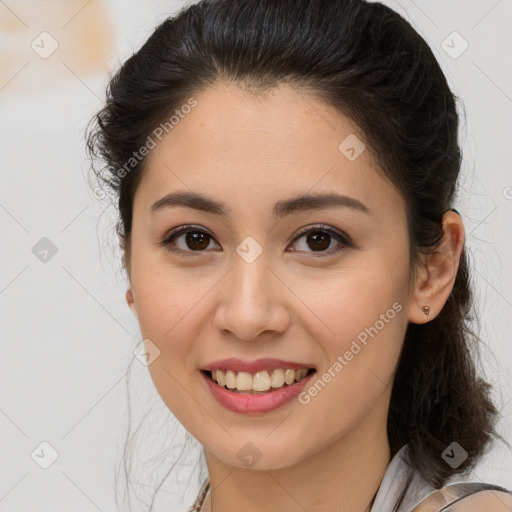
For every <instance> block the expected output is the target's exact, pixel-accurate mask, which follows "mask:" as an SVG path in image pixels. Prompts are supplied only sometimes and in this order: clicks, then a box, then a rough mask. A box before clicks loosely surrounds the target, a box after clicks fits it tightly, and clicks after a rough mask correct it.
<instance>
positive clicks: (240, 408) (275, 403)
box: [200, 362, 316, 414]
mask: <svg viewBox="0 0 512 512" xmlns="http://www.w3.org/2000/svg"><path fill="white" fill-rule="evenodd" d="M281 363H282V362H281ZM200 373H201V375H202V376H203V379H204V380H205V381H206V384H207V385H208V387H209V388H210V391H211V392H212V394H213V396H214V397H215V398H216V399H217V400H218V401H219V402H220V403H221V404H222V405H223V406H224V407H225V408H226V409H229V410H230V411H233V412H237V413H241V414H258V413H263V412H269V411H273V410H275V409H277V408H279V407H281V406H283V405H284V404H286V403H287V402H289V401H290V400H292V399H293V398H295V397H296V396H297V395H298V394H299V393H300V392H301V391H302V389H303V388H304V387H305V386H306V385H307V384H308V383H309V382H310V381H311V378H312V377H313V376H314V375H315V374H316V372H312V373H310V374H309V375H307V376H306V377H304V378H303V379H301V380H300V381H299V382H296V383H295V384H292V385H291V386H284V387H282V388H278V389H276V390H275V391H270V392H268V393H267V394H265V395H247V394H244V393H235V392H233V391H230V390H228V389H226V388H225V387H224V386H220V385H219V384H217V382H215V381H214V380H212V379H211V378H210V377H208V375H207V374H206V373H205V372H204V371H201V372H200Z"/></svg>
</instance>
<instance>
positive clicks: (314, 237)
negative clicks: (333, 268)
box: [308, 231, 330, 249]
mask: <svg viewBox="0 0 512 512" xmlns="http://www.w3.org/2000/svg"><path fill="white" fill-rule="evenodd" d="M329 238H330V235H329V234H327V233H323V232H322V231H315V232H313V233H311V234H310V235H309V236H308V242H310V241H313V242H314V246H313V247H312V248H313V249H315V248H316V249H327V248H328V247H329V244H330V241H329ZM319 239H323V240H319ZM318 242H320V243H318ZM325 242H327V243H325Z"/></svg>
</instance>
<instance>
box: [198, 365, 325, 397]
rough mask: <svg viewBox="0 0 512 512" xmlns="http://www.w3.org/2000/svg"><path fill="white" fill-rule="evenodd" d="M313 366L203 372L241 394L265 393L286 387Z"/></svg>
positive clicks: (302, 376) (209, 377) (228, 388)
mask: <svg viewBox="0 0 512 512" xmlns="http://www.w3.org/2000/svg"><path fill="white" fill-rule="evenodd" d="M315 372H316V369H315V368H299V369H292V368H273V369H269V370H263V371H259V372H255V373H251V372H245V371H239V372H237V371H234V370H205V369H202V370H201V373H203V374H204V375H205V376H206V377H207V378H208V379H210V380H211V381H213V382H215V383H216V384H217V385H218V386H220V387H222V388H224V389H226V390H227V391H231V392H233V393H239V394H243V395H267V394H271V393H275V392H276V391H278V390H280V389H283V388H288V387H290V386H293V385H294V384H296V383H298V382H300V381H301V380H303V379H305V378H306V377H308V376H310V375H311V374H313V373H315Z"/></svg>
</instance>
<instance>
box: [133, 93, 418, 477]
mask: <svg viewBox="0 0 512 512" xmlns="http://www.w3.org/2000/svg"><path fill="white" fill-rule="evenodd" d="M194 98H195V99H196V100H197V105H196V106H195V107H194V108H192V109H191V111H190V113H188V114H187V115H185V116H183V117H182V118H181V119H180V121H179V123H178V124H177V125H175V126H174V128H173V129H172V130H171V131H169V133H168V134H166V135H165V136H164V137H163V138H162V141H161V143H160V144H159V145H158V146H157V147H156V148H155V149H153V150H152V151H151V153H150V155H149V157H148V160H147V168H146V171H145V174H144V177H143V179H142V181H141V183H140V185H139V187H138V189H137V191H136V194H135V198H134V205H133V225H132V239H131V253H130V255H129V256H130V257H129V259H128V263H127V265H128V272H129V275H130V286H131V290H130V291H129V292H128V294H127V297H128V300H129V303H130V306H131V307H132V309H133V311H134V313H135V314H136V315H137V318H138V321H139V324H140V329H141V333H142V336H143V338H144V339H145V340H146V341H145V344H146V348H147V350H148V352H149V353H150V354H151V353H153V354H157V353H158V356H157V357H156V358H155V359H154V360H153V361H152V362H151V364H149V371H150V373H151V377H152V379H153V382H154V384H155V386H156V388H157V390H158V392H159V394H160V396H161V397H162V399H163V401H164V402H165V403H166V405H167V406H168V407H169V408H170V410H171V411H172V412H173V414H174V415H175V416H176V417H177V418H178V420H179V421H180V422H181V423H182V424H183V425H184V427H185V428H186V429H187V430H188V431H189V432H190V433H191V434H192V435H193V436H194V437H195V438H196V439H198V440H199V441H200V443H201V444H202V445H203V446H204V447H205V449H206V451H207V452H208V453H210V454H212V456H214V457H217V458H218V459H220V460H222V461H224V462H225V463H227V464H231V465H233V466H238V467H244V464H245V462H243V461H242V459H241V457H240V453H239V452H240V449H241V448H242V447H244V446H247V445H246V443H249V442H250V443H252V445H253V446H255V447H257V450H258V452H259V453H260V454H261V459H260V461H259V462H258V468H259V469H277V468H283V467H286V466H289V465H292V464H294V463H297V462H299V461H301V460H303V459H305V458H306V457H308V456H312V455H314V454H315V453H318V452H320V451H321V450H325V449H327V448H329V447H330V446H332V445H333V443H337V442H340V441H342V440H343V439H348V438H349V437H350V436H352V435H353V434H354V432H355V431H356V430H358V429H361V426H362V425H365V424H366V425H367V426H368V428H369V429H370V431H371V429H380V430H382V429H385V415H386V413H387V406H388V401H389V396H390V389H391V385H392V380H393V374H394V371H395V367H396V363H397V359H398V356H399V352H400V349H401V346H402V342H403V338H404V334H405V330H406V327H407V323H408V318H407V304H408V297H409V293H410V290H409V278H410V274H409V251H408V236H407V229H406V214H405V204H404V201H403V200H402V197H401V195H400V194H399V192H398V190H397V189H396V188H395V187H394V186H393V185H392V184H391V183H389V182H388V181H386V180H385V179H384V178H383V177H382V176H381V174H380V173H379V168H378V167H377V164H376V162H375V161H374V160H373V158H372V156H371V155H370V152H369V151H368V149H366V150H363V151H362V152H361V149H362V146H358V145H357V144H356V143H357V139H355V138H354V137H358V139H359V140H360V141H363V142H364V136H363V134H362V133H361V131H360V130H359V129H358V127H357V126H356V125H355V124H354V123H353V122H352V121H351V120H350V119H348V118H346V117H343V116H341V115H339V114H337V113H336V112H335V111H334V110H333V109H332V108H331V107H329V106H327V105H325V104H324V103H322V102H321V101H320V100H318V99H315V98H314V97H313V96H305V95H304V93H299V92H297V91H295V90H294V89H291V88H288V87H286V86H280V87H278V88H276V89H273V90H272V91H271V92H267V93H266V94H265V95H263V96H259V97H257V96H255V95H252V94H250V93H248V92H245V91H243V90H241V89H239V88H237V87H236V86H234V85H226V84H222V85H221V84H217V85H216V86H215V87H214V88H210V89H208V90H206V91H203V92H202V93H201V94H198V95H195V96H194ZM347 137H349V138H348V139H347ZM346 139H347V140H346ZM345 140H346V141H345ZM344 141H345V142H344ZM354 141H355V142H354ZM340 144H341V149H340ZM351 147H353V148H354V151H351V149H350V148H351ZM359 153H360V154H359ZM177 192H185V193H190V194H201V195H202V196H203V197H206V198H208V199H210V200H212V201H215V202H217V203H221V204H222V207H223V209H224V215H220V214H219V211H218V210H217V211H215V212H211V211H205V210H200V209H195V208H193V207H192V206H193V205H190V204H189V205H188V206H187V205H184V204H181V205H176V204H171V202H170V201H167V202H166V201H162V202H160V207H156V206H155V207H154V208H153V209H152V207H153V205H155V203H157V202H158V201H159V200H161V199H162V198H164V197H165V196H167V195H168V194H172V193H177ZM323 194H336V195H338V196H345V197H348V198H351V199H349V200H345V201H344V202H343V204H342V202H341V201H339V202H337V203H334V202H331V204H323V206H322V205H321V204H320V203H318V204H316V207H313V205H312V203H310V202H308V201H306V200H304V201H300V202H295V203H290V204H288V205H287V206H286V205H285V206H283V205H284V204H285V203H287V202H288V201H292V200H294V199H296V198H298V197H300V196H304V195H314V196H315V197H317V198H318V197H320V196H321V195H323ZM195 204H196V205H197V204H198V203H197V202H196V203H195ZM276 204H277V205H278V206H281V207H280V208H277V209H275V206H276ZM354 205H359V207H356V206H354ZM301 206H302V208H301ZM306 206H307V208H305V207H306ZM274 210H275V211H274ZM180 226H182V227H187V229H188V232H185V233H178V234H176V236H175V237H174V238H172V240H170V235H171V234H172V233H171V230H173V229H174V228H177V227H180ZM148 340H150V341H148ZM155 347H157V349H158V350H157V349H156V348H155ZM158 351H159V352H158ZM150 358H152V357H151V355H150ZM224 358H238V359H240V360H243V361H245V362H252V361H255V360H257V359H260V358H272V359H280V360H283V361H285V362H287V364H288V365H289V366H290V367H293V365H294V364H295V365H297V366H299V367H300V366H304V367H306V368H314V369H315V370H316V371H315V372H314V373H313V374H310V375H308V377H306V381H307V385H304V384H302V388H300V390H301V393H300V394H297V392H295V394H293V393H292V394H293V397H292V398H289V399H288V400H284V402H283V403H280V405H279V406H277V407H274V408H271V409H267V410H258V409H257V408H256V409H251V410H248V409H245V410H244V411H242V410H234V409H233V407H229V406H226V405H225V404H224V403H223V402H222V401H219V399H217V397H216V396H217V395H216V394H215V393H212V385H213V386H218V384H216V383H213V381H209V382H208V379H209V378H208V377H205V375H204V373H203V372H202V369H205V368H209V367H210V366H211V364H212V363H213V362H215V361H218V360H221V359H224ZM150 360H151V359H150ZM282 365H283V366H285V365H284V363H282ZM270 367H271V368H275V367H276V365H274V366H270ZM278 367H279V366H278ZM283 369H284V370H286V369H288V367H285V368H283ZM269 374H270V376H271V373H270V372H269ZM288 374H289V375H290V372H288ZM235 375H236V372H235ZM251 376H252V374H251ZM329 376H330V378H329ZM259 378H261V380H259V382H264V381H265V376H263V374H260V376H259ZM276 379H278V377H276ZM242 380H243V379H242ZM298 385H300V382H299V383H298ZM295 386H297V385H295ZM285 387H287V389H288V390H289V389H291V388H292V387H293V386H292V385H289V386H288V384H287V385H286V386H285ZM271 389H274V388H271ZM294 389H295V388H294ZM315 389H316V392H315ZM282 391H283V389H281V388H279V389H278V388H276V389H275V390H274V391H271V392H270V393H276V395H275V396H276V397H277V396H278V395H277V393H279V394H280V395H279V396H281V395H283V396H284V394H283V393H282ZM270 393H269V392H267V393H266V394H265V397H266V398H267V399H268V397H269V396H270ZM227 394H229V395H230V396H229V397H228V398H227V399H226V400H227V402H226V403H229V404H231V405H232V404H233V403H235V404H238V405H235V406H234V408H235V409H236V408H237V407H238V408H241V409H243V408H244V407H246V408H247V407H249V405H248V404H249V402H250V399H252V398H255V397H254V396H249V397H247V396H246V397H245V399H244V398H243V397H242V395H241V394H240V393H234V392H232V391H229V390H227V388H226V389H225V390H224V392H223V396H224V395H227ZM256 399H258V400H259V399H260V395H258V396H257V397H256ZM276 400H277V399H276ZM279 400H281V399H279ZM266 403H267V404H268V400H267V402H266ZM274 405H275V404H274ZM367 431H368V430H367ZM319 432H321V433H322V435H321V436H318V435H317V434H315V435H312V433H319ZM253 449H254V447H252V448H251V450H253Z"/></svg>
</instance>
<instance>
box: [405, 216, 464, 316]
mask: <svg viewBox="0 0 512 512" xmlns="http://www.w3.org/2000/svg"><path fill="white" fill-rule="evenodd" d="M443 232H444V236H443V240H442V241H441V244H440V246H439V248H438V249H437V251H436V252H435V253H433V254H429V255H427V256H425V259H424V264H423V266H422V267H421V268H420V269H418V276H417V279H416V283H415V288H414V290H413V291H412V297H411V301H410V303H409V312H408V318H409V321H410V322H412V323H413V324H423V323H426V322H429V321H430V320H432V319H434V318H435V317H436V316H437V315H438V314H439V312H440V311H441V310H442V309H443V306H444V305H445V303H446V301H447V300H448V297H449V296H450V293H451V291H452V289H453V285H454V284H455V278H456V277H457V271H458V269H459V262H460V257H461V254H462V250H463V247H464V239H465V235H464V224H463V222H462V219H461V218H460V216H459V215H458V214H457V213H455V212H454V211H452V210H448V211H447V212H445V214H444V216H443ZM425 306H428V307H430V312H429V314H428V316H427V315H426V314H425V312H424V311H423V308H424V307H425Z"/></svg>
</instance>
